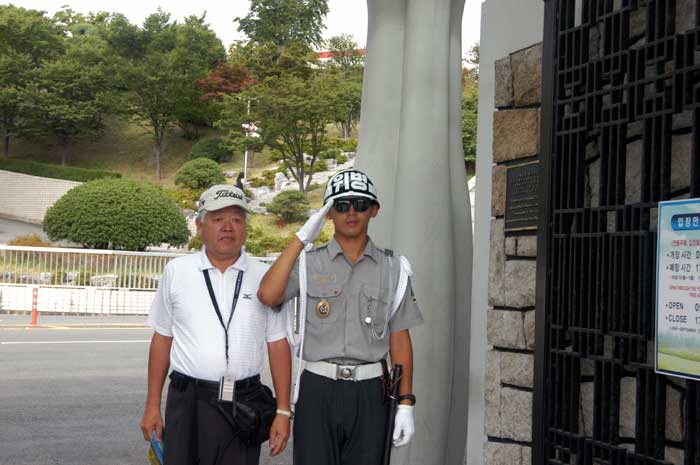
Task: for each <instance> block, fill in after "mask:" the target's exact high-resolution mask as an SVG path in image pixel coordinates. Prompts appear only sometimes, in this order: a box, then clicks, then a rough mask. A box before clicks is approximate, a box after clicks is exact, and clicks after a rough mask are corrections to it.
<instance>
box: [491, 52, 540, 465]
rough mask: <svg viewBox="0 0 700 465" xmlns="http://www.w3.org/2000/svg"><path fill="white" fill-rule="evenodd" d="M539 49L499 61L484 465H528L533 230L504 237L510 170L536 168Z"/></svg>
mask: <svg viewBox="0 0 700 465" xmlns="http://www.w3.org/2000/svg"><path fill="white" fill-rule="evenodd" d="M541 71H542V45H541V44H537V45H533V46H531V47H528V48H526V49H524V50H520V51H517V52H514V53H511V54H510V55H508V56H507V57H504V58H502V59H500V60H498V61H496V65H495V76H496V85H495V106H496V108H497V110H496V112H495V113H494V115H493V162H494V165H493V169H492V196H491V244H490V265H489V291H488V303H489V309H488V317H487V343H488V353H487V358H486V389H485V401H486V415H485V427H484V429H485V433H486V436H487V438H488V441H487V443H486V446H485V450H484V463H485V464H486V465H506V464H507V465H521V464H522V465H529V464H530V463H531V446H532V395H533V376H534V373H533V367H534V348H535V274H536V266H535V265H536V255H537V239H536V231H526V232H522V231H521V232H518V233H506V232H505V231H504V230H505V221H504V214H505V202H506V170H507V167H508V166H512V165H517V164H521V163H526V162H531V161H537V160H538V155H539V147H540V140H539V138H540V103H541V86H542V84H541V83H542V72H541Z"/></svg>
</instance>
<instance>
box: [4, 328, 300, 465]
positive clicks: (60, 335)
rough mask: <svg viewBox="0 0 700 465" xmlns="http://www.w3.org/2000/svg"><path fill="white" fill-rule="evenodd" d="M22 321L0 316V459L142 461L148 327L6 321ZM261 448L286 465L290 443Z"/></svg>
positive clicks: (101, 464) (79, 464)
mask: <svg viewBox="0 0 700 465" xmlns="http://www.w3.org/2000/svg"><path fill="white" fill-rule="evenodd" d="M46 318H48V317H46ZM27 319H28V317H27V316H26V315H24V316H11V315H2V314H0V379H2V389H0V412H1V413H0V418H1V419H0V422H1V424H2V427H0V444H1V445H2V446H1V447H0V464H1V465H49V464H50V465H83V464H84V465H127V464H129V465H131V464H134V465H142V464H145V463H146V459H145V453H146V443H145V442H144V441H143V438H142V436H141V432H140V430H139V429H138V422H139V420H140V418H141V413H142V407H143V402H144V399H145V395H146V365H147V358H148V341H149V340H150V337H151V334H152V333H151V330H150V329H148V328H134V327H123V328H117V327H104V328H68V327H66V326H65V325H64V324H65V323H66V321H65V320H66V319H65V318H63V320H62V321H59V320H58V319H56V320H54V321H44V323H46V324H49V323H56V324H58V325H57V326H55V327H54V328H33V329H19V328H17V327H14V328H12V327H10V326H9V325H13V324H17V323H24V320H27ZM93 320H94V319H93ZM93 320H90V321H93ZM99 320H101V319H100V318H97V321H98V322H99ZM141 321H143V319H142V318H141ZM76 322H78V320H69V323H76ZM93 322H94V321H93ZM40 323H42V321H40ZM60 323H63V324H60ZM264 378H267V380H266V382H267V383H268V384H269V383H270V381H269V375H268V374H266V376H264ZM164 405H165V403H164ZM266 446H267V445H266V444H265V445H263V454H262V458H261V463H262V464H265V465H272V464H280V465H287V464H291V444H290V447H288V448H287V450H286V451H285V452H284V454H283V455H282V456H281V457H279V458H275V459H270V458H269V457H268V456H267V454H266V453H265V447H266Z"/></svg>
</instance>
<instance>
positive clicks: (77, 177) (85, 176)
mask: <svg viewBox="0 0 700 465" xmlns="http://www.w3.org/2000/svg"><path fill="white" fill-rule="evenodd" d="M0 170H5V171H12V172H14V173H23V174H31V175H32V176H41V177H43V178H53V179H65V180H67V181H77V182H87V181H92V180H93V179H103V178H121V177H122V175H121V174H120V173H115V172H114V171H105V170H93V169H88V168H77V167H75V166H62V165H52V164H49V163H39V162H36V161H29V160H12V159H10V160H0Z"/></svg>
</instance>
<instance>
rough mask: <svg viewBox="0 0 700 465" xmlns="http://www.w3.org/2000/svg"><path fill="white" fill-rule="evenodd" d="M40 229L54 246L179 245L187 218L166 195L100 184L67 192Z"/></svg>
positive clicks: (149, 188) (147, 187)
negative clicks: (61, 243)
mask: <svg viewBox="0 0 700 465" xmlns="http://www.w3.org/2000/svg"><path fill="white" fill-rule="evenodd" d="M43 227H44V231H46V234H47V235H48V236H49V238H50V239H51V240H53V241H57V240H68V241H71V242H77V243H79V244H83V245H84V246H86V247H90V248H98V249H118V250H145V249H146V247H148V246H152V245H158V244H161V243H164V242H165V243H168V244H171V245H182V244H185V243H186V242H187V239H188V238H189V235H190V234H189V231H188V229H187V224H186V221H185V217H184V216H183V215H182V213H180V210H179V209H178V208H177V206H176V205H175V203H174V202H173V201H172V200H170V199H169V198H168V196H167V195H166V194H165V192H163V191H162V190H161V189H159V188H158V187H155V186H153V185H152V184H148V183H144V182H137V181H129V180H126V179H101V180H97V181H90V182H88V183H85V184H82V185H80V186H77V187H75V188H73V189H71V190H70V191H68V192H67V193H66V194H65V195H64V196H63V197H61V198H60V199H59V200H58V201H57V202H56V203H55V204H54V205H53V206H52V207H51V208H49V209H48V211H47V212H46V215H45V216H44V223H43Z"/></svg>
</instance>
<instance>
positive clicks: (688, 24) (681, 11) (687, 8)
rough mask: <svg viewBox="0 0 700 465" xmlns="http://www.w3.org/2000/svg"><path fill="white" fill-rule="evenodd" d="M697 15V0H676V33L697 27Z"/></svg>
mask: <svg viewBox="0 0 700 465" xmlns="http://www.w3.org/2000/svg"><path fill="white" fill-rule="evenodd" d="M696 15H697V2H696V1H695V0H676V34H680V33H683V32H686V31H688V30H690V29H693V28H695V17H696Z"/></svg>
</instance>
